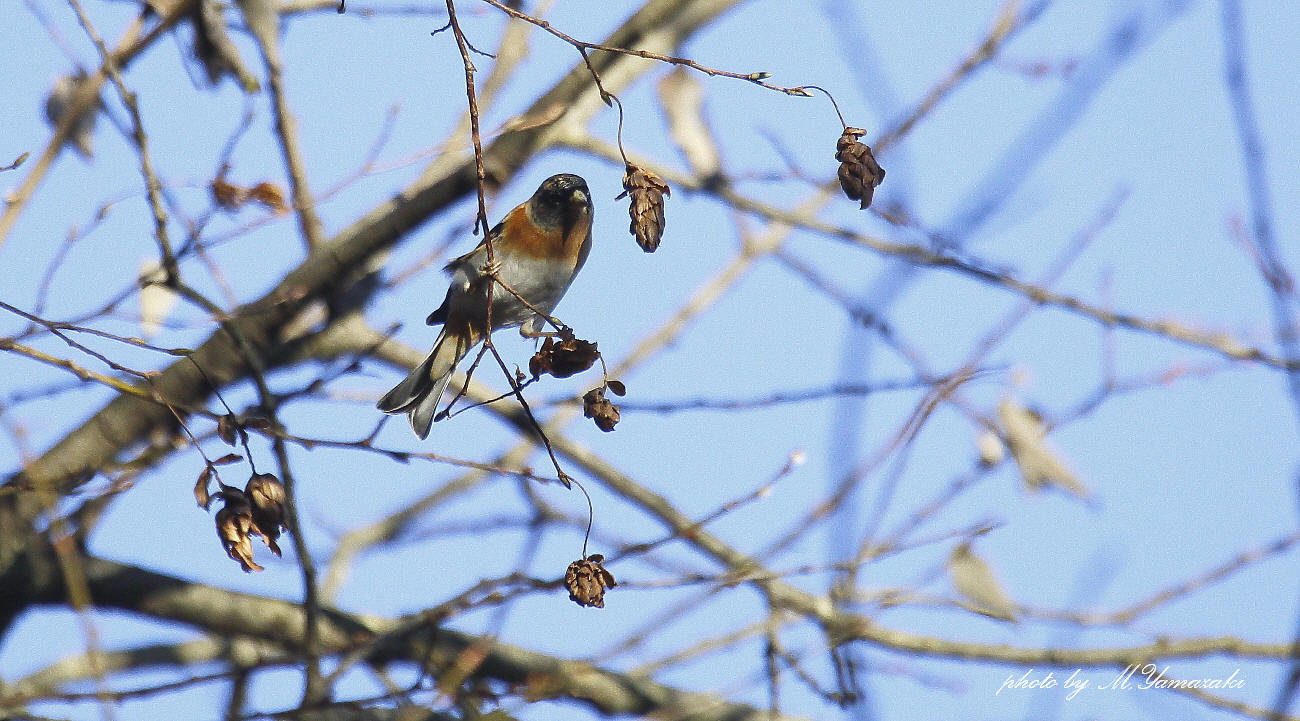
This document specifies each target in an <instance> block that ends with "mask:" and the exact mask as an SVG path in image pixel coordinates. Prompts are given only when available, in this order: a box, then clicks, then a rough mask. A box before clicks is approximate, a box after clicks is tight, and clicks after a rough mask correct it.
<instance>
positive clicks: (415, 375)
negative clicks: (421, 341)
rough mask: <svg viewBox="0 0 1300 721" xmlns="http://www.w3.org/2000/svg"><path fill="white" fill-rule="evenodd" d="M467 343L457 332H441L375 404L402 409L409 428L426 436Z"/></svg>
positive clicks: (386, 409)
mask: <svg viewBox="0 0 1300 721" xmlns="http://www.w3.org/2000/svg"><path fill="white" fill-rule="evenodd" d="M469 348H470V344H469V343H466V342H465V339H463V338H460V337H459V336H448V335H447V333H446V332H443V333H442V334H440V335H439V336H438V341H437V342H436V343H434V344H433V350H431V351H429V355H428V357H426V358H425V359H424V361H423V362H422V363H420V365H419V366H417V367H416V368H415V370H413V371H411V373H410V375H408V376H406V378H404V379H403V380H402V382H401V383H398V384H397V385H396V386H394V387H393V389H392V390H390V391H388V392H387V393H385V394H384V397H383V398H380V399H379V402H378V403H376V404H375V406H376V407H377V408H379V410H381V411H383V412H384V413H390V414H396V413H405V414H406V415H407V417H408V418H409V419H410V421H411V430H413V431H415V435H417V436H419V437H420V438H421V439H424V438H426V437H428V435H429V427H430V426H432V425H433V417H434V415H435V414H436V413H437V412H438V403H439V401H441V400H442V393H443V391H445V390H446V389H447V382H448V381H450V380H451V374H452V372H453V371H455V370H456V365H457V364H458V363H460V359H461V358H464V357H465V354H466V353H468V352H469Z"/></svg>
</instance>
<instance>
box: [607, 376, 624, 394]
mask: <svg viewBox="0 0 1300 721" xmlns="http://www.w3.org/2000/svg"><path fill="white" fill-rule="evenodd" d="M605 387H606V388H608V389H609V392H610V393H613V394H614V395H616V396H618V397H620V398H621V397H623V396H625V395H627V386H625V385H623V381H616V380H608V381H605Z"/></svg>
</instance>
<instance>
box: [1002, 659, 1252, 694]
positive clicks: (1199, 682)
mask: <svg viewBox="0 0 1300 721" xmlns="http://www.w3.org/2000/svg"><path fill="white" fill-rule="evenodd" d="M1240 672H1241V669H1234V670H1233V672H1232V673H1231V674H1229V675H1228V676H1227V677H1226V678H1191V679H1180V678H1170V677H1169V676H1168V673H1169V667H1168V666H1165V667H1164V668H1159V667H1157V666H1156V665H1155V664H1154V663H1148V664H1143V665H1138V664H1130V665H1129V666H1127V667H1125V668H1124V670H1123V671H1121V672H1120V673H1118V674H1116V675H1115V676H1113V677H1108V678H1107V679H1105V680H1104V681H1103V682H1102V683H1100V684H1094V683H1093V680H1092V679H1090V678H1088V677H1086V676H1084V675H1083V670H1082V669H1075V670H1074V671H1073V672H1071V673H1070V675H1069V676H1068V677H1067V678H1065V679H1058V678H1057V677H1056V672H1054V671H1048V672H1047V673H1046V674H1035V673H1034V670H1033V669H1032V668H1031V669H1029V670H1028V671H1025V672H1024V673H1023V674H1021V675H1020V676H1019V677H1016V676H1014V675H1008V676H1007V680H1005V681H1003V682H1002V687H1001V688H999V689H998V690H997V691H996V692H995V693H994V695H995V696H996V695H998V694H1001V693H1002V692H1003V691H1008V690H1021V689H1049V688H1057V687H1060V688H1061V689H1062V690H1063V691H1065V692H1066V694H1065V698H1066V699H1067V700H1068V699H1072V698H1074V697H1075V696H1076V695H1078V693H1079V692H1080V691H1086V690H1088V689H1094V690H1097V691H1124V690H1138V691H1144V690H1146V689H1152V688H1163V689H1224V688H1242V687H1244V686H1245V685H1246V681H1245V679H1242V678H1239V677H1238V674H1239V673H1240Z"/></svg>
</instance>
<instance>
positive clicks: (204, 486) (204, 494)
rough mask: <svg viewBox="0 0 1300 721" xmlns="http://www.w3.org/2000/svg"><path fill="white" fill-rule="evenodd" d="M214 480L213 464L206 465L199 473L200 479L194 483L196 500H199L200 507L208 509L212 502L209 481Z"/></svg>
mask: <svg viewBox="0 0 1300 721" xmlns="http://www.w3.org/2000/svg"><path fill="white" fill-rule="evenodd" d="M210 480H212V466H204V467H203V471H202V472H200V473H199V480H197V481H195V483H194V500H195V501H198V504H199V508H202V509H203V510H205V511H206V510H208V505H209V504H211V503H212V496H211V495H210V494H209V493H208V481H210Z"/></svg>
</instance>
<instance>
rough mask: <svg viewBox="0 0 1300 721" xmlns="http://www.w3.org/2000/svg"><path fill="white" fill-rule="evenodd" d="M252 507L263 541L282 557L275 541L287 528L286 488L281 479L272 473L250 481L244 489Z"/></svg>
mask: <svg viewBox="0 0 1300 721" xmlns="http://www.w3.org/2000/svg"><path fill="white" fill-rule="evenodd" d="M244 493H245V494H246V495H247V496H248V500H249V501H250V503H251V505H252V507H253V508H252V512H253V524H254V525H256V526H257V530H258V531H260V532H261V533H260V535H261V536H262V541H263V542H265V543H266V547H267V548H269V549H271V553H274V554H275V555H277V556H278V555H280V546H279V545H277V544H276V542H275V540H276V539H277V538H279V537H280V530H281V529H282V528H286V527H287V526H286V524H285V522H284V519H285V509H284V503H285V497H284V486H283V485H281V484H280V479H278V478H276V477H275V476H274V475H272V474H270V473H258V474H255V475H254V476H253V477H252V478H249V479H248V485H247V487H245V489H244Z"/></svg>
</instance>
